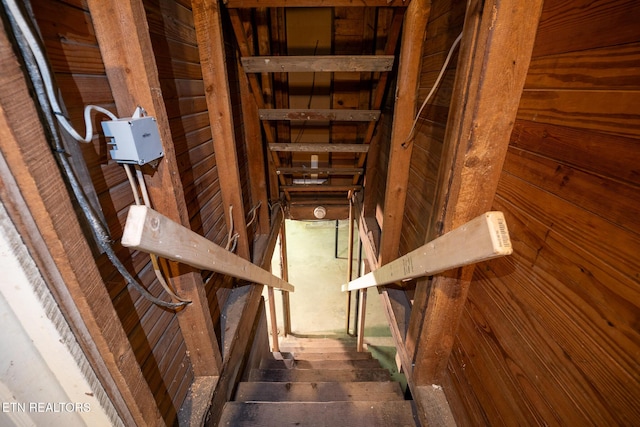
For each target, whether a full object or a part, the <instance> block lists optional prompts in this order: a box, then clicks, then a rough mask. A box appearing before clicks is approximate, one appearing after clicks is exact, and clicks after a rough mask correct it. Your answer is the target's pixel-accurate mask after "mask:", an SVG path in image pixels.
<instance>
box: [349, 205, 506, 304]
mask: <svg viewBox="0 0 640 427" xmlns="http://www.w3.org/2000/svg"><path fill="white" fill-rule="evenodd" d="M512 252H513V249H512V247H511V240H510V239H509V231H508V230H507V223H506V221H505V219H504V215H503V214H502V212H498V211H493V212H486V213H484V214H482V215H480V216H479V217H477V218H475V219H473V220H471V221H469V222H468V223H466V224H464V225H463V226H461V227H458V228H456V229H455V230H452V231H450V232H449V233H447V234H444V235H442V236H440V237H438V238H437V239H435V240H432V241H431V242H429V243H427V244H425V245H423V246H421V247H419V248H418V249H416V250H414V251H412V252H409V253H408V254H406V255H405V256H403V257H401V258H398V259H396V260H395V261H392V262H390V263H389V264H386V265H384V266H382V267H380V268H379V269H377V270H375V271H373V272H371V273H369V274H366V275H364V276H362V277H359V278H358V279H355V280H352V281H351V282H349V283H347V284H345V285H342V291H343V292H346V291H353V290H356V289H364V288H369V287H373V286H380V285H386V284H389V283H393V282H399V281H405V280H410V279H414V278H417V277H422V276H431V275H434V274H437V273H441V272H443V271H447V270H451V269H453V268H457V267H462V266H463V265H468V264H474V263H477V262H481V261H486V260H489V259H493V258H498V257H501V256H504V255H510V254H511V253H512Z"/></svg>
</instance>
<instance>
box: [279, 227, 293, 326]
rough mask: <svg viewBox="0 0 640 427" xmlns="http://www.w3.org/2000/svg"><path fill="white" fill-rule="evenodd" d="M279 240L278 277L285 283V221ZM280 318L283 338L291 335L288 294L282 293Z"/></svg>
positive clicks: (286, 258)
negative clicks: (282, 325)
mask: <svg viewBox="0 0 640 427" xmlns="http://www.w3.org/2000/svg"><path fill="white" fill-rule="evenodd" d="M278 236H279V238H280V276H281V277H282V280H284V281H285V282H288V281H289V259H288V257H287V229H286V226H285V220H284V219H283V220H282V226H281V227H280V232H279V233H278ZM282 317H283V319H282V320H283V323H284V336H285V337H286V336H287V335H290V334H291V303H290V301H289V292H286V291H283V292H282Z"/></svg>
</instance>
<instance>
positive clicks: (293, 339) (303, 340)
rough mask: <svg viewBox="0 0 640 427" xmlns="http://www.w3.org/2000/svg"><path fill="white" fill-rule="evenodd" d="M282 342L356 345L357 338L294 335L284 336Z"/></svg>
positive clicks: (309, 344)
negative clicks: (298, 336)
mask: <svg viewBox="0 0 640 427" xmlns="http://www.w3.org/2000/svg"><path fill="white" fill-rule="evenodd" d="M280 342H281V343H282V344H289V345H306V346H315V347H332V346H333V347H335V346H338V347H355V346H356V344H357V343H356V339H355V338H351V337H349V338H297V337H292V336H287V337H286V338H282V339H281V340H280Z"/></svg>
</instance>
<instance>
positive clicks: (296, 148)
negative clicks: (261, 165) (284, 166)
mask: <svg viewBox="0 0 640 427" xmlns="http://www.w3.org/2000/svg"><path fill="white" fill-rule="evenodd" d="M269 150H270V151H292V152H309V153H366V152H367V151H369V146H368V145H364V144H315V143H308V144H305V143H301V142H298V143H291V144H269Z"/></svg>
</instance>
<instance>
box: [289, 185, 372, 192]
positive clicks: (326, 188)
mask: <svg viewBox="0 0 640 427" xmlns="http://www.w3.org/2000/svg"><path fill="white" fill-rule="evenodd" d="M281 188H282V189H283V190H286V191H290V192H306V193H315V192H322V193H327V192H343V191H345V192H346V191H359V190H362V186H361V185H325V184H319V185H314V184H300V185H295V184H294V185H283V186H281Z"/></svg>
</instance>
